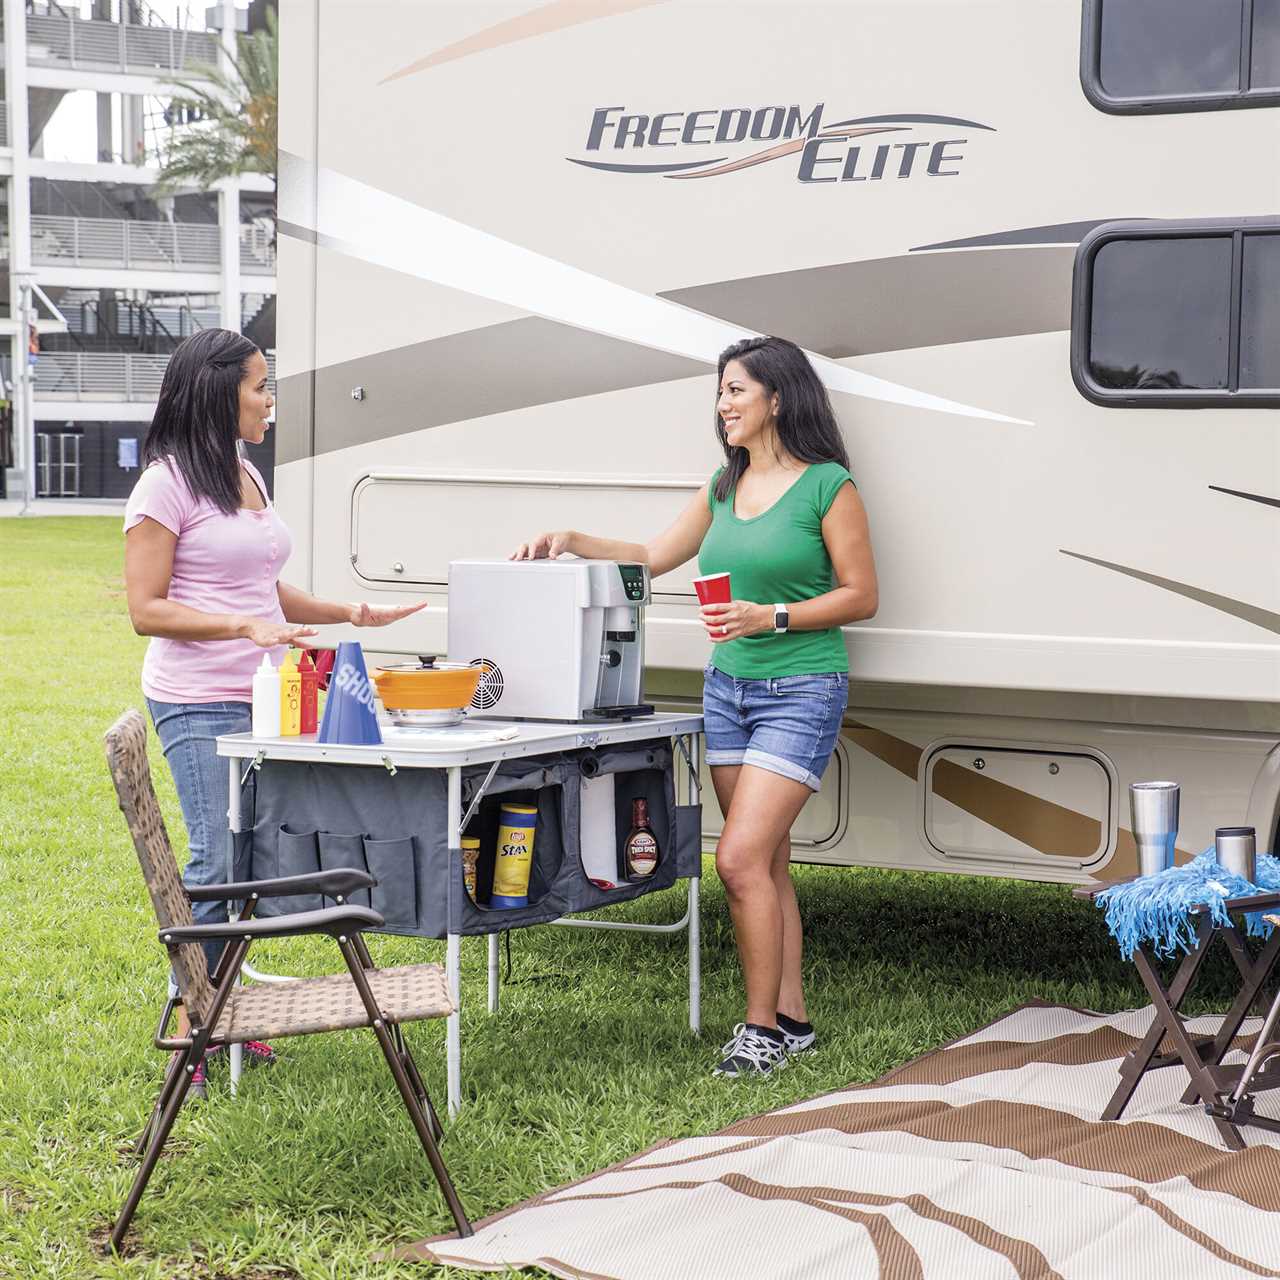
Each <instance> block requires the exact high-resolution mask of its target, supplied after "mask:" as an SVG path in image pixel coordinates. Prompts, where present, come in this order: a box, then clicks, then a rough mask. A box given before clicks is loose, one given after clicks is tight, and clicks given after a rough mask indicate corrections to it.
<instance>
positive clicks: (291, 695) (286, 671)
mask: <svg viewBox="0 0 1280 1280" xmlns="http://www.w3.org/2000/svg"><path fill="white" fill-rule="evenodd" d="M301 732H302V674H301V673H300V672H299V670H298V662H297V659H296V658H295V657H294V654H293V650H292V649H290V650H289V651H288V652H287V653H286V654H285V655H284V661H283V662H282V663H281V664H280V736H281V737H282V738H287V737H289V735H290V734H296V733H301Z"/></svg>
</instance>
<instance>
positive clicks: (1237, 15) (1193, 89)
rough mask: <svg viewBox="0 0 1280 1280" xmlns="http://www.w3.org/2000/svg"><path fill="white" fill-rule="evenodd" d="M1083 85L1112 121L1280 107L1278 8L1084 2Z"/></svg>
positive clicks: (1174, 1) (1202, 2)
mask: <svg viewBox="0 0 1280 1280" xmlns="http://www.w3.org/2000/svg"><path fill="white" fill-rule="evenodd" d="M1080 80H1081V84H1082V85H1083V86H1084V92H1085V96H1086V97H1087V98H1088V99H1089V101H1090V102H1092V103H1093V105H1094V106H1095V107H1097V108H1098V109H1099V110H1101V111H1110V112H1117V113H1125V112H1158V111H1207V110H1211V109H1213V108H1216V107H1255V106H1268V105H1271V104H1274V103H1276V102H1280V0H1085V3H1084V22H1083V27H1082V34H1081V44H1080Z"/></svg>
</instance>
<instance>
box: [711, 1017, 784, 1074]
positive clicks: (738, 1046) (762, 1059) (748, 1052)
mask: <svg viewBox="0 0 1280 1280" xmlns="http://www.w3.org/2000/svg"><path fill="white" fill-rule="evenodd" d="M721 1052H722V1053H723V1054H724V1059H723V1061H722V1062H721V1063H720V1065H719V1066H718V1067H717V1068H716V1069H715V1071H714V1072H713V1073H712V1074H713V1075H717V1076H723V1077H725V1078H726V1079H730V1080H733V1079H736V1078H737V1077H738V1076H745V1075H759V1076H767V1075H769V1074H770V1073H772V1072H774V1071H781V1070H782V1068H783V1067H785V1066H786V1065H787V1050H786V1042H785V1041H784V1039H783V1035H782V1032H780V1031H771V1030H770V1029H769V1028H768V1027H758V1026H756V1025H755V1023H754V1022H740V1023H738V1025H737V1026H736V1027H734V1029H733V1039H732V1040H730V1041H729V1042H728V1043H727V1044H726V1045H725V1046H724V1048H723V1049H722V1050H721Z"/></svg>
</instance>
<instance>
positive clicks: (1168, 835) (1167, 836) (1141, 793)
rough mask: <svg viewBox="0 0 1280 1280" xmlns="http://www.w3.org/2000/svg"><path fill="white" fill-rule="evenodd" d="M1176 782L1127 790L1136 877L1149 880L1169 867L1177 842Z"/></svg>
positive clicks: (1179, 791)
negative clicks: (1143, 877) (1136, 854)
mask: <svg viewBox="0 0 1280 1280" xmlns="http://www.w3.org/2000/svg"><path fill="white" fill-rule="evenodd" d="M1181 794H1182V788H1181V787H1179V786H1178V784H1177V783H1176V782H1134V783H1131V784H1130V786H1129V814H1130V821H1131V825H1132V827H1133V838H1134V840H1135V841H1136V842H1137V845H1138V874H1139V875H1143V876H1153V875H1155V874H1156V873H1157V872H1160V871H1164V870H1166V869H1167V868H1168V867H1171V866H1173V846H1174V843H1175V841H1176V840H1177V838H1178V800H1179V797H1180V796H1181Z"/></svg>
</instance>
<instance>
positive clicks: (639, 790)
mask: <svg viewBox="0 0 1280 1280" xmlns="http://www.w3.org/2000/svg"><path fill="white" fill-rule="evenodd" d="M667 780H668V774H667V773H666V772H665V771H664V770H662V769H636V770H634V771H632V772H631V773H615V774H614V775H613V816H614V835H615V841H616V848H617V859H618V883H619V884H622V883H625V882H629V883H632V884H644V883H647V882H648V881H650V880H653V879H654V878H655V877H656V876H658V874H659V872H661V871H662V870H664V869H665V868H666V865H667V863H668V862H669V861H674V857H675V849H674V847H673V840H674V835H675V824H674V821H673V818H672V813H671V809H672V808H673V807H674V806H669V805H668V801H667ZM637 800H643V801H644V802H645V808H646V810H647V812H648V819H649V829H650V830H651V831H652V832H653V838H654V840H655V841H656V842H657V845H658V861H657V865H656V866H655V867H654V869H653V871H652V872H651V873H650V874H649V875H647V876H643V877H641V876H637V877H635V878H634V879H632V877H631V876H629V875H628V874H627V854H626V845H627V837H628V836H629V835H630V834H631V828H632V822H633V815H634V812H635V809H636V804H635V802H636V801H637ZM672 878H674V877H664V879H667V880H668V882H669V881H670V879H672Z"/></svg>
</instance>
